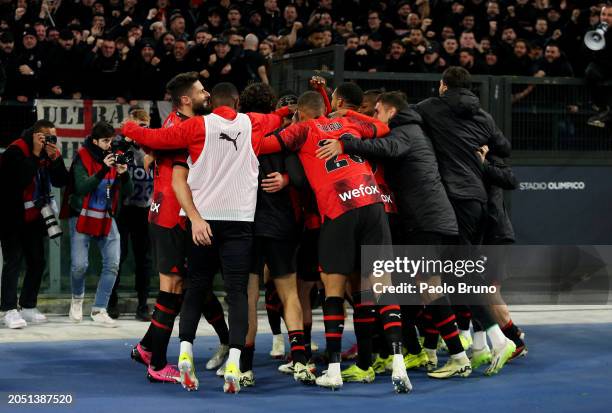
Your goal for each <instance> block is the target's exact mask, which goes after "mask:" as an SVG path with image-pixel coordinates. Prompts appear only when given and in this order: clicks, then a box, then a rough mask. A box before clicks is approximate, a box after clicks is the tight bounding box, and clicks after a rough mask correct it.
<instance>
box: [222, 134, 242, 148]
mask: <svg viewBox="0 0 612 413" xmlns="http://www.w3.org/2000/svg"><path fill="white" fill-rule="evenodd" d="M238 136H240V132H238V135H236V137H235V138H234V139H232V138H230V137H229V135H226V134H225V133H223V132H221V134H220V135H219V139H221V140H222V141H228V142H231V143H233V144H234V148H236V150H238V145H237V144H236V141H237V140H238Z"/></svg>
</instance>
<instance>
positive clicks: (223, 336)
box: [202, 292, 229, 345]
mask: <svg viewBox="0 0 612 413" xmlns="http://www.w3.org/2000/svg"><path fill="white" fill-rule="evenodd" d="M202 313H203V314H204V318H205V319H206V321H208V323H209V324H210V325H211V326H212V327H213V328H214V329H215V332H216V333H217V336H218V337H219V342H220V343H221V344H225V345H227V344H229V329H228V327H227V323H226V322H225V314H224V313H223V306H222V305H221V302H220V301H219V299H218V298H217V296H216V295H214V294H213V293H212V292H211V293H210V294H209V297H208V300H207V302H206V304H204V311H203V312H202Z"/></svg>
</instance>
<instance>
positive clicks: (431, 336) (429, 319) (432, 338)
mask: <svg viewBox="0 0 612 413" xmlns="http://www.w3.org/2000/svg"><path fill="white" fill-rule="evenodd" d="M423 320H424V333H425V341H424V342H423V347H425V348H426V349H428V350H436V349H437V348H438V338H439V337H440V333H439V332H438V330H437V329H436V328H435V326H434V324H433V316H432V310H431V307H429V306H428V307H425V310H424V311H423Z"/></svg>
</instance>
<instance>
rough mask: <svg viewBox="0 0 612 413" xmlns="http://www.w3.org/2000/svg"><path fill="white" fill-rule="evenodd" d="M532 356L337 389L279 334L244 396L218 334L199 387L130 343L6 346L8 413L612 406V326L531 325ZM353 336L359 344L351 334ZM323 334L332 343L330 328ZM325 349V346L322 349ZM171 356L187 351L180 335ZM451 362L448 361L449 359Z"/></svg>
mask: <svg viewBox="0 0 612 413" xmlns="http://www.w3.org/2000/svg"><path fill="white" fill-rule="evenodd" d="M525 330H526V333H527V342H528V345H529V355H528V356H527V357H526V358H524V359H519V360H515V361H513V362H511V363H510V364H509V365H508V366H507V367H506V368H505V369H504V370H503V371H502V372H501V373H500V374H499V375H498V376H496V377H485V376H484V375H483V372H482V370H483V369H484V368H481V369H480V370H479V371H476V372H474V373H473V374H472V376H471V377H469V378H467V379H451V380H445V381H437V380H433V379H429V378H427V376H426V375H425V373H424V372H422V371H412V372H409V373H410V378H411V380H412V383H413V385H414V391H413V392H412V393H411V394H408V395H396V394H394V393H393V391H392V389H391V383H390V378H389V376H379V377H377V379H376V382H375V383H373V384H352V383H349V384H345V386H344V388H343V389H342V390H340V391H337V392H332V391H329V390H327V389H321V388H317V387H305V386H302V385H299V384H298V383H295V382H294V381H293V378H291V377H290V376H284V375H281V374H280V373H278V372H277V371H276V366H277V365H278V362H277V361H274V360H271V359H270V358H269V357H268V351H269V350H270V345H271V338H270V336H269V335H262V336H260V337H258V341H257V347H256V349H257V352H256V356H255V376H256V387H254V388H248V389H245V390H244V391H243V392H241V393H240V394H238V395H227V394H224V393H223V391H222V380H221V379H219V378H217V377H215V376H214V374H213V372H209V371H204V370H203V364H204V358H205V357H206V356H208V357H209V356H210V355H211V349H212V348H213V347H215V346H216V338H213V337H199V338H198V339H197V341H196V345H195V350H194V351H195V354H196V358H197V360H196V363H197V365H198V366H200V369H199V370H198V373H199V374H198V375H199V379H200V391H198V392H194V393H188V392H186V391H184V390H183V389H182V387H181V386H180V385H171V384H151V383H149V382H148V380H147V379H146V377H145V368H144V367H143V366H142V365H140V364H136V363H134V362H132V361H131V360H130V359H129V351H130V348H131V345H132V344H133V343H134V342H133V341H129V340H98V341H70V342H36V343H13V344H0V360H2V374H0V412H2V413H5V412H7V413H8V412H41V411H47V410H50V411H66V412H87V413H90V412H91V413H94V412H112V413H141V412H143V413H145V412H146V413H153V412H164V413H174V412H181V413H182V412H197V413H234V412H240V413H248V412H269V413H272V412H282V413H300V412H305V413H306V412H307V413H323V412H334V413H345V412H346V413H360V412H377V413H387V412H388V413H404V412H415V413H424V412H431V413H449V412H469V413H502V412H512V413H531V412H555V413H558V412H572V413H574V412H594V413H595V412H596V413H608V412H612V324H591V325H555V326H527V327H526V328H525ZM346 336H347V337H348V338H349V340H351V341H352V340H354V337H353V334H352V333H351V332H348V333H347V334H346ZM315 339H316V340H317V342H318V343H319V344H320V345H323V344H324V343H323V338H322V334H321V333H318V334H315ZM323 347H324V345H323ZM169 353H170V354H169V355H170V357H169V359H170V360H171V361H173V362H175V361H176V359H177V357H178V354H177V353H178V341H177V339H173V340H172V342H171V344H170V350H169ZM441 361H442V362H443V361H444V360H443V359H441ZM24 393H25V394H32V393H34V394H41V393H46V394H66V393H70V394H71V395H72V396H73V404H72V405H71V406H69V407H68V406H41V405H37V406H32V405H30V406H23V405H22V406H15V405H9V404H7V401H8V395H9V394H24Z"/></svg>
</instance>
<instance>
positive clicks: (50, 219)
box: [40, 204, 62, 239]
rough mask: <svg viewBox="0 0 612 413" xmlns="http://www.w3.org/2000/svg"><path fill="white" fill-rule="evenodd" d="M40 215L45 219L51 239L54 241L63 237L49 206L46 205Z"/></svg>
mask: <svg viewBox="0 0 612 413" xmlns="http://www.w3.org/2000/svg"><path fill="white" fill-rule="evenodd" d="M40 214H41V215H42V217H43V221H44V223H45V228H46V229H47V235H49V238H50V239H53V238H57V237H60V236H61V235H62V229H61V228H60V226H59V224H58V222H57V217H56V216H55V212H54V211H53V208H52V207H51V206H50V205H49V204H45V206H43V207H42V208H41V210H40Z"/></svg>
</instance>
